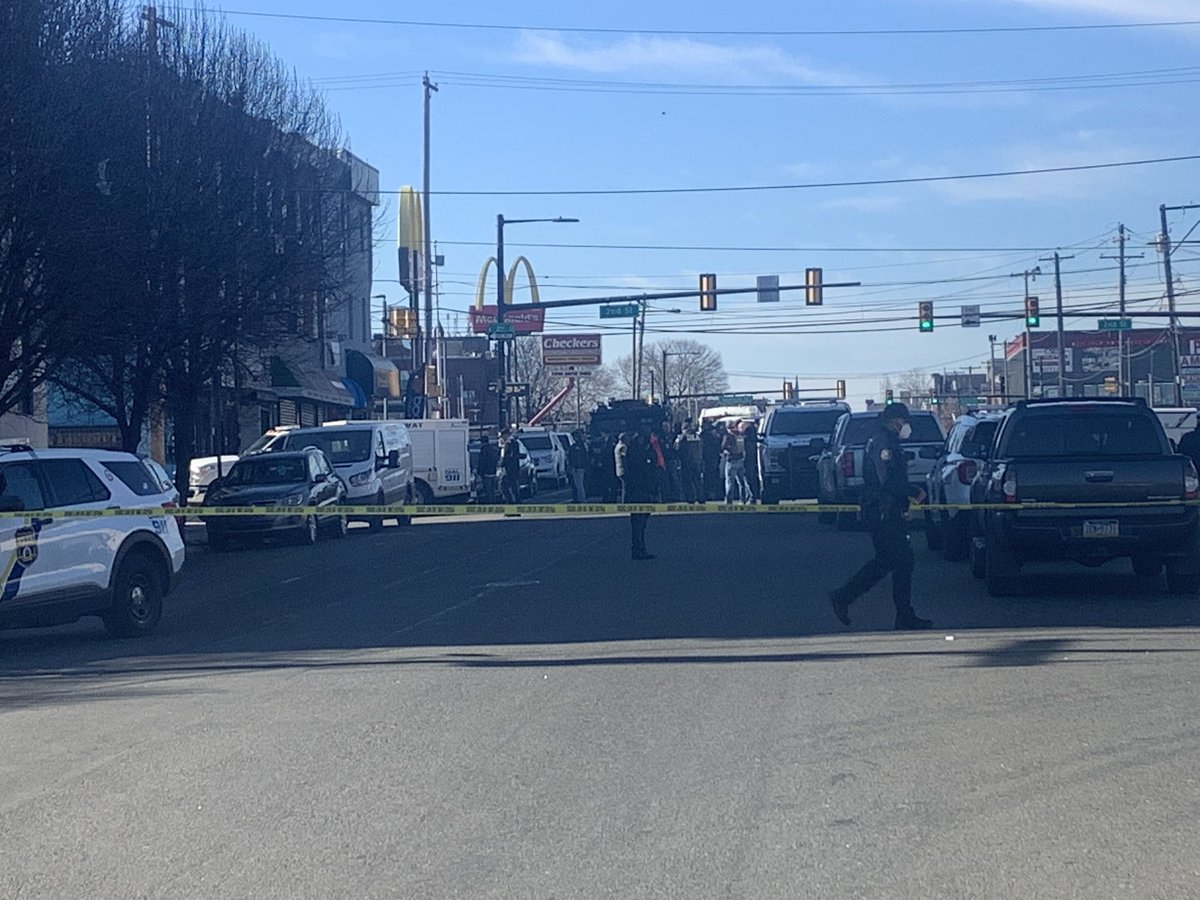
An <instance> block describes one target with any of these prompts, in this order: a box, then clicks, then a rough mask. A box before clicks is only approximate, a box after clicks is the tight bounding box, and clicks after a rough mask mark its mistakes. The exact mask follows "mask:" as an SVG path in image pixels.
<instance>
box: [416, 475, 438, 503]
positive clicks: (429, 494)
mask: <svg viewBox="0 0 1200 900" xmlns="http://www.w3.org/2000/svg"><path fill="white" fill-rule="evenodd" d="M413 493H415V494H416V501H417V503H418V504H420V505H421V506H432V505H433V502H434V496H433V488H431V487H430V486H429V485H427V484H426V483H425V482H423V481H416V482H413Z"/></svg>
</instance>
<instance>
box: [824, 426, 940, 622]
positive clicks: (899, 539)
mask: <svg viewBox="0 0 1200 900" xmlns="http://www.w3.org/2000/svg"><path fill="white" fill-rule="evenodd" d="M911 433H912V427H911V426H910V425H909V424H908V407H907V406H905V405H904V404H903V403H890V404H888V405H887V406H886V407H884V410H883V413H882V414H881V415H880V416H879V425H878V428H877V430H876V431H875V433H874V434H873V435H872V436H871V439H870V440H869V441H868V442H867V448H866V451H865V454H864V461H863V495H862V515H863V520H864V521H865V522H866V523H867V525H868V527H869V528H870V530H871V543H872V544H873V545H874V547H875V558H874V559H872V560H871V561H870V562H868V563H867V564H866V565H865V566H863V567H862V568H861V569H859V571H858V573H857V574H855V575H854V577H853V578H851V579H850V580H849V581H847V582H846V583H845V584H844V585H842V586H841V587H840V588H838V589H837V590H836V591H834V592H833V593H832V594H830V595H829V602H830V603H831V604H832V606H833V612H834V615H836V616H837V617H838V620H839V621H840V622H841V623H842V624H843V625H849V624H850V604H851V603H853V602H854V601H855V600H856V599H858V598H859V597H860V596H862V595H863V594H865V593H866V592H867V591H869V590H870V589H871V588H873V587H874V586H875V585H876V584H878V583H879V582H880V581H882V580H883V578H884V576H886V575H887V574H888V573H889V572H891V574H892V600H893V601H894V602H895V604H896V627H897V628H899V629H906V630H914V631H916V630H922V629H926V628H932V627H933V622H932V621H930V620H929V619H922V618H921V617H920V616H918V615H917V614H916V613H915V612H914V611H913V608H912V572H913V551H912V546H911V545H910V543H909V539H908V519H907V516H908V503H909V500H910V499H913V498H915V499H916V500H917V502H918V503H920V502H921V501H923V500H924V499H925V492H924V491H923V490H921V489H920V488H913V487H911V486H910V485H909V483H908V462H907V460H906V459H905V456H904V449H903V448H902V447H901V445H900V442H901V441H902V440H904V439H905V438H907V437H908V436H909V435H910V434H911Z"/></svg>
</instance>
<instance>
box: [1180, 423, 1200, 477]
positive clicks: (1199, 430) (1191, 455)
mask: <svg viewBox="0 0 1200 900" xmlns="http://www.w3.org/2000/svg"><path fill="white" fill-rule="evenodd" d="M1175 452H1176V453H1182V454H1183V455H1184V456H1186V457H1187V458H1188V459H1190V460H1191V461H1192V465H1194V466H1195V467H1196V470H1197V471H1200V418H1198V419H1197V421H1196V427H1195V429H1193V430H1192V431H1189V432H1188V433H1187V434H1185V435H1184V436H1183V437H1181V438H1180V439H1179V447H1178V448H1177V449H1176V451H1175Z"/></svg>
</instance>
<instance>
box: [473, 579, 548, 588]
mask: <svg viewBox="0 0 1200 900" xmlns="http://www.w3.org/2000/svg"><path fill="white" fill-rule="evenodd" d="M538 584H541V582H540V581H536V580H535V581H489V582H488V583H487V584H485V585H484V587H485V588H488V589H495V588H518V587H533V586H534V585H538Z"/></svg>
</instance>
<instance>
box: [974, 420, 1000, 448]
mask: <svg viewBox="0 0 1200 900" xmlns="http://www.w3.org/2000/svg"><path fill="white" fill-rule="evenodd" d="M999 424H1000V423H999V422H980V423H979V424H978V425H976V426H975V432H974V434H973V435H972V437H971V440H973V441H976V442H978V443H979V444H980V445H981V446H982V447H983V449H984V450H985V451H986V450H987V449H988V448H989V447H991V446H992V438H994V437H995V436H996V427H997V426H998V425H999Z"/></svg>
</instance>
